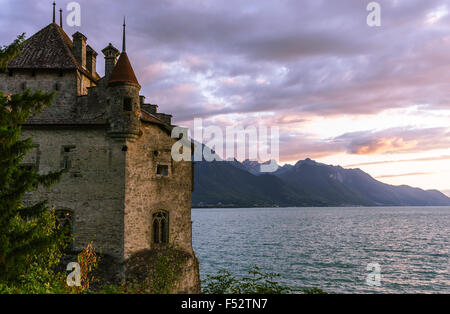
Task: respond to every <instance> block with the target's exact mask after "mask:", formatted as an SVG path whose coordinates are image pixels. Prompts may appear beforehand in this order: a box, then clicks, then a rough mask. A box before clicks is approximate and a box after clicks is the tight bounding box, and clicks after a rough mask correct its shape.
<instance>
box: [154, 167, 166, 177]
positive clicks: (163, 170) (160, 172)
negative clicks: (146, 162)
mask: <svg viewBox="0 0 450 314" xmlns="http://www.w3.org/2000/svg"><path fill="white" fill-rule="evenodd" d="M156 174H157V175H159V176H162V177H167V176H168V175H169V166H168V165H158V166H157V167H156Z"/></svg>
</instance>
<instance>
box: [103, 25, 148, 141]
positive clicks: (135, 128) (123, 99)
mask: <svg viewBox="0 0 450 314" xmlns="http://www.w3.org/2000/svg"><path fill="white" fill-rule="evenodd" d="M140 90H141V86H140V85H139V82H138V80H137V78H136V75H135V74H134V71H133V67H132V66H131V63H130V60H129V59H128V55H127V53H126V45H125V20H124V24H123V46H122V53H121V54H120V57H119V60H118V61H117V64H116V65H115V67H114V70H113V71H112V73H111V76H110V77H109V79H108V87H107V99H108V103H109V106H108V107H109V123H110V130H109V134H110V136H111V137H115V138H135V137H137V136H139V134H140V115H141V107H140V97H139V91H140Z"/></svg>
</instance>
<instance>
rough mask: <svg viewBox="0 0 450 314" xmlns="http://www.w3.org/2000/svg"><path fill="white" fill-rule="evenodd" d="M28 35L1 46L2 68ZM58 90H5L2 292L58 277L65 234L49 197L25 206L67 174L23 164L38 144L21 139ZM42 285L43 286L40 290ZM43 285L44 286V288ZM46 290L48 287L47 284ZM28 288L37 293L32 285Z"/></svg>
mask: <svg viewBox="0 0 450 314" xmlns="http://www.w3.org/2000/svg"><path fill="white" fill-rule="evenodd" d="M23 39H24V35H21V36H19V37H18V38H17V40H16V41H14V43H12V44H11V45H9V46H7V47H3V48H0V70H6V69H7V65H8V62H9V61H10V60H11V59H12V58H14V57H15V56H17V55H18V54H19V53H20V47H21V45H22V43H23ZM54 95H55V94H54V93H43V92H41V91H31V90H27V91H25V92H24V93H21V94H14V95H6V96H5V95H4V94H3V93H2V92H0V230H1V233H0V286H1V287H2V288H1V289H2V290H8V289H7V288H5V287H6V286H8V287H11V286H15V285H19V286H20V285H21V284H22V283H23V282H24V281H26V280H28V282H29V284H30V285H33V282H35V283H36V282H41V283H42V284H43V285H44V286H45V283H46V282H47V279H48V277H47V276H52V274H50V271H49V270H48V269H49V268H48V266H51V265H53V264H54V263H55V262H56V261H57V260H59V259H58V257H57V256H56V255H57V254H58V251H59V247H60V245H61V239H62V237H63V235H62V234H61V233H60V232H55V217H54V216H53V215H52V214H51V213H50V208H49V207H48V205H47V202H46V201H42V202H39V203H37V204H29V205H28V206H25V205H24V204H23V202H22V199H23V197H24V195H25V193H26V192H29V191H32V190H36V189H37V188H39V186H43V187H49V186H51V184H53V183H55V182H56V181H57V180H58V179H59V178H60V176H61V174H62V172H61V171H59V172H51V173H49V174H45V175H43V174H39V173H38V172H37V170H36V169H35V168H33V167H23V166H21V163H22V161H23V159H24V157H25V155H26V154H27V152H29V151H30V150H31V149H32V148H33V143H32V140H31V139H21V131H22V127H21V126H22V124H24V123H25V122H26V121H27V120H28V118H29V117H30V115H32V114H36V113H39V112H41V110H42V108H43V107H44V106H47V105H50V104H51V103H52V101H53V99H54ZM36 289H38V288H36ZM39 289H40V288H39ZM43 289H44V290H45V288H43ZM25 291H27V292H34V291H35V290H33V289H31V288H26V289H25Z"/></svg>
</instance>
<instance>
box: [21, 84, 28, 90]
mask: <svg viewBox="0 0 450 314" xmlns="http://www.w3.org/2000/svg"><path fill="white" fill-rule="evenodd" d="M20 87H21V88H22V90H26V89H27V82H23V83H22V84H21V86H20Z"/></svg>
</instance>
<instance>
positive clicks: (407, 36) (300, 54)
mask: <svg viewBox="0 0 450 314" xmlns="http://www.w3.org/2000/svg"><path fill="white" fill-rule="evenodd" d="M69 2H70V1H61V0H59V1H57V9H59V8H60V7H62V8H63V9H64V10H65V8H66V5H67V4H68V3H69ZM78 2H79V3H80V4H81V9H82V20H81V23H82V24H81V27H69V26H67V25H64V30H65V31H66V32H67V33H68V35H69V36H71V35H72V34H73V33H75V32H76V31H80V32H82V33H83V34H84V35H86V37H88V44H90V45H91V46H92V47H93V48H94V49H95V50H96V51H97V52H98V53H99V56H98V64H97V71H98V72H99V74H101V75H103V73H104V70H103V67H104V62H103V61H104V60H103V55H102V53H101V50H102V49H103V48H104V47H106V46H107V45H108V43H109V42H111V43H113V45H115V46H116V47H118V48H120V47H121V38H122V37H121V29H122V19H123V16H124V15H126V16H127V52H128V55H129V57H130V60H131V62H132V64H133V67H134V70H135V72H136V75H137V77H138V79H139V82H140V84H141V85H142V91H141V93H142V94H143V95H146V96H147V101H148V102H151V103H156V104H158V105H159V109H160V111H162V112H167V113H171V114H173V115H174V122H175V123H177V124H180V125H184V126H191V125H192V121H193V119H194V118H203V119H205V124H215V125H219V126H222V127H226V126H230V125H241V126H243V127H245V126H248V125H257V124H258V123H263V124H265V125H268V126H272V125H276V126H278V127H279V128H280V162H281V163H282V164H283V163H295V162H296V161H297V160H300V159H305V158H307V157H310V158H312V159H315V160H317V161H320V162H324V163H327V164H333V165H341V166H343V167H352V168H353V167H358V168H361V169H363V170H364V171H366V172H368V173H369V174H371V175H372V176H373V177H375V178H377V179H378V180H381V181H383V182H386V183H390V184H395V185H400V184H408V185H411V186H416V187H421V188H424V189H439V190H441V191H444V192H447V193H448V194H449V195H450V123H449V122H450V1H449V0H447V1H445V0H426V1H424V0H384V1H383V0H380V1H378V3H379V4H380V5H381V10H382V11H381V14H382V15H381V27H369V26H368V25H367V23H366V18H367V15H368V14H369V12H367V11H366V6H367V4H368V3H369V2H370V1H365V0H339V1H336V0H326V1H325V0H301V1H299V0H227V1H219V0H189V1H185V0H178V1H176V0H168V1H165V0H154V1H148V0H145V1H144V0H131V1H127V2H126V1H112V0H108V1H106V0H95V1H92V0H91V1H85V0H80V1H78ZM51 3H52V1H51V0H48V1H35V0H0V8H1V10H0V44H2V45H4V44H8V43H9V42H11V41H12V40H14V38H15V37H16V36H17V35H18V34H20V33H22V32H26V34H27V35H28V36H31V35H32V34H34V33H35V32H36V31H38V30H39V29H41V28H43V27H44V26H46V25H47V24H49V23H50V22H51V15H52V6H51ZM64 15H65V16H66V15H67V11H66V10H65V12H64ZM58 21H59V18H58Z"/></svg>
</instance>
